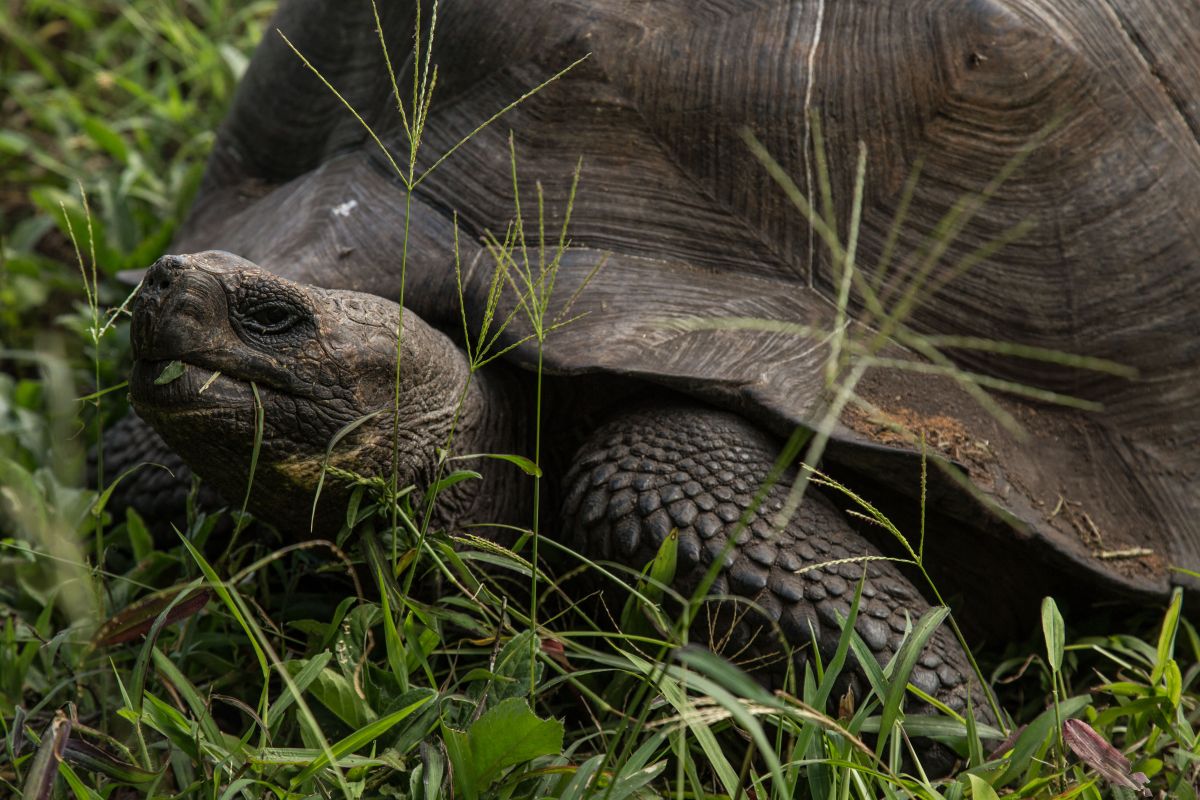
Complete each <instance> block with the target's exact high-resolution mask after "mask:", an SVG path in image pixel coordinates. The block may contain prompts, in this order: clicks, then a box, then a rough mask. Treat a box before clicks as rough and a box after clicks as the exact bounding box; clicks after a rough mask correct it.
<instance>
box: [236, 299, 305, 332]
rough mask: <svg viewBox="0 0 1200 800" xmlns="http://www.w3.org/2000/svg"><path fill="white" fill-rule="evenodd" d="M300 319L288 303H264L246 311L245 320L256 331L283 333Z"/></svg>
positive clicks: (247, 325)
mask: <svg viewBox="0 0 1200 800" xmlns="http://www.w3.org/2000/svg"><path fill="white" fill-rule="evenodd" d="M298 320H299V315H298V314H297V313H296V310H295V309H294V308H292V307H291V306H289V305H287V304H286V303H263V304H261V305H257V306H254V307H253V308H251V309H249V310H248V311H246V313H245V315H244V318H243V321H244V323H245V324H246V327H248V328H250V329H251V330H253V331H254V332H255V333H283V332H284V331H286V330H287V329H288V328H290V327H292V325H294V324H296V322H297V321H298Z"/></svg>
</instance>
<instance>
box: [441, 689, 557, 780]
mask: <svg viewBox="0 0 1200 800" xmlns="http://www.w3.org/2000/svg"><path fill="white" fill-rule="evenodd" d="M442 733H443V738H444V741H445V743H446V750H447V753H448V754H449V756H450V762H451V764H453V766H454V781H455V784H456V785H457V786H458V790H459V792H461V793H462V795H463V796H464V797H465V798H467V800H475V798H478V797H479V795H480V793H481V792H483V791H484V790H485V789H487V788H488V787H489V786H491V784H492V783H493V782H494V781H495V780H496V779H497V778H499V777H500V775H501V773H503V772H504V770H506V769H508V768H510V767H515V766H517V765H519V764H524V763H526V762H528V761H531V760H533V759H535V758H537V757H538V756H546V755H553V754H556V753H560V752H562V745H563V725H562V723H561V722H559V721H558V720H554V719H540V718H539V717H538V716H537V715H536V714H534V713H533V710H532V709H530V707H529V704H528V703H527V702H526V701H525V700H524V699H523V698H520V697H510V698H509V699H507V700H504V701H502V702H501V703H499V704H498V705H496V706H495V707H494V708H492V709H491V710H490V711H487V712H486V713H484V715H483V716H481V717H480V718H479V719H477V720H476V721H475V722H474V723H473V724H472V725H471V727H470V728H469V729H468V730H467V731H465V732H463V731H456V730H454V729H452V728H449V727H446V726H443V728H442Z"/></svg>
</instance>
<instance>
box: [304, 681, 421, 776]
mask: <svg viewBox="0 0 1200 800" xmlns="http://www.w3.org/2000/svg"><path fill="white" fill-rule="evenodd" d="M436 696H437V695H435V694H434V693H432V692H431V693H430V694H429V695H428V696H427V697H423V698H421V699H420V700H418V701H417V702H415V703H412V704H411V705H408V706H405V707H404V708H402V709H400V710H399V711H396V712H393V713H391V714H388V715H387V716H386V717H381V718H379V719H377V720H375V721H374V722H372V723H371V724H370V725H366V726H363V727H362V728H360V729H359V730H357V731H355V732H354V733H352V734H350V735H349V736H347V737H346V738H345V739H342V740H341V741H339V742H337V743H336V744H334V745H332V746H331V747H330V748H329V752H330V753H332V756H333V759H334V760H336V759H339V758H341V757H342V756H344V755H346V754H347V753H352V752H354V751H355V750H357V749H358V748H360V747H362V746H363V745H366V744H368V743H369V742H373V741H375V740H376V739H378V738H379V737H380V736H382V735H383V734H385V733H387V732H388V731H389V730H391V729H392V728H393V727H394V726H395V725H396V724H397V723H399V722H400V721H401V720H403V719H404V718H405V717H407V716H408V715H409V714H411V713H413V712H414V711H416V710H417V709H418V708H420V707H421V706H423V705H425V704H426V703H428V702H429V701H430V700H432V699H433V698H434V697H436ZM330 762H331V759H330V756H329V755H328V754H326V753H321V754H319V755H318V756H317V757H316V758H314V759H313V761H312V763H310V764H309V765H308V766H307V767H305V768H304V769H303V770H301V771H300V774H299V775H297V776H296V777H295V778H293V779H292V785H293V786H299V785H300V784H302V783H304V781H306V780H307V779H309V778H311V777H312V776H313V775H315V774H316V773H317V770H319V769H321V768H323V767H325V766H327V765H328V764H329V763H330Z"/></svg>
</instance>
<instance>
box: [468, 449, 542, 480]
mask: <svg viewBox="0 0 1200 800" xmlns="http://www.w3.org/2000/svg"><path fill="white" fill-rule="evenodd" d="M475 458H493V459H496V460H497V461H507V462H508V463H510V464H516V465H517V466H518V467H520V468H521V469H522V470H523V471H524V472H525V474H527V475H532V476H533V477H535V478H540V477H542V470H541V468H540V467H538V465H537V464H535V463H533V462H532V461H530V460H529V459H528V458H525V457H524V456H514V455H512V454H510V453H470V454H468V455H463V456H455V457H454V458H451V459H449V460H450V461H470V460H471V459H475Z"/></svg>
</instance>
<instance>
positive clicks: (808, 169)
mask: <svg viewBox="0 0 1200 800" xmlns="http://www.w3.org/2000/svg"><path fill="white" fill-rule="evenodd" d="M824 25H825V0H819V2H818V3H817V24H816V26H815V27H814V28H813V38H812V46H811V47H810V48H809V50H808V76H807V77H808V85H807V86H805V87H804V183H805V186H804V188H805V191H807V192H808V202H809V205H810V206H812V207H813V209H814V210H815V209H816V207H817V203H816V193H815V192H814V191H813V175H812V162H811V160H810V155H809V152H808V146H809V143H810V142H811V141H812V93H813V79H814V77H815V76H814V75H813V71H814V70H815V69H816V65H817V48H818V47H820V45H821V28H822V27H824ZM815 258H816V241H815V239H814V237H813V230H812V225H811V224H810V225H809V226H808V288H810V289H811V288H812V287H813V272H814V271H815V269H816V265H815V264H814V263H813V262H814V260H815Z"/></svg>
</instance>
